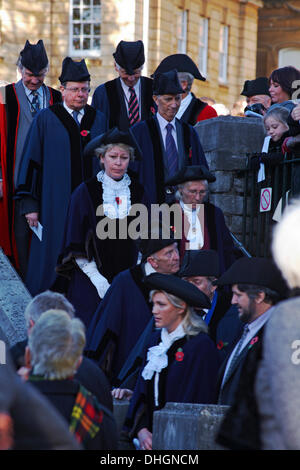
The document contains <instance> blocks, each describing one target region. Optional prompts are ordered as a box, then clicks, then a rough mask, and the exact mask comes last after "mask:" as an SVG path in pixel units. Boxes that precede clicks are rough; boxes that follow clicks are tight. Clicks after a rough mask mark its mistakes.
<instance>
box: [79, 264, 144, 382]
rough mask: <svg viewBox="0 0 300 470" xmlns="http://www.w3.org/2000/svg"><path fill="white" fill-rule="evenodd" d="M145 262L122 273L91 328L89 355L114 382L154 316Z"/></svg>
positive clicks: (87, 344) (114, 283) (88, 333)
mask: <svg viewBox="0 0 300 470" xmlns="http://www.w3.org/2000/svg"><path fill="white" fill-rule="evenodd" d="M143 277H144V272H143V268H142V266H141V265H137V266H135V267H134V268H131V269H126V270H125V271H123V272H121V273H120V274H118V275H117V276H116V277H115V278H114V280H113V282H112V284H111V286H110V288H109V289H108V291H107V292H106V294H105V296H104V298H103V299H102V301H101V303H100V305H99V307H98V308H97V310H96V312H95V313H94V316H93V318H92V320H91V322H90V325H89V328H88V330H87V341H86V354H87V356H88V357H90V358H91V359H93V360H95V361H96V363H97V364H98V365H99V366H100V367H102V369H103V370H104V372H105V374H106V375H107V377H108V378H109V380H110V383H111V384H112V385H115V380H116V378H117V376H118V374H119V372H120V370H121V368H122V366H123V364H124V362H125V360H126V359H127V357H128V355H129V353H130V351H131V350H132V348H133V347H134V346H135V344H136V342H137V341H138V339H139V337H140V335H141V333H142V332H143V331H144V329H145V327H146V326H147V324H148V322H149V320H150V318H151V317H152V313H151V308H150V303H149V292H150V288H148V287H146V286H145V284H144V283H143Z"/></svg>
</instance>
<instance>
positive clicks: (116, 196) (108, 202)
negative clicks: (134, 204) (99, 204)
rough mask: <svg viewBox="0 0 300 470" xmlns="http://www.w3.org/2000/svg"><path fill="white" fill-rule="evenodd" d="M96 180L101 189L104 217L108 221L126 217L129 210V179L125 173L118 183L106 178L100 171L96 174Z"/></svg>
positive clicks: (108, 177)
mask: <svg viewBox="0 0 300 470" xmlns="http://www.w3.org/2000/svg"><path fill="white" fill-rule="evenodd" d="M97 180H98V181H99V183H101V184H102V188H103V209H104V215H105V216H107V217H109V218H110V219H123V218H124V217H127V215H128V214H129V211H130V208H131V193H130V188H129V186H130V184H131V179H130V177H129V176H128V175H127V173H125V175H124V176H123V178H122V179H121V180H119V181H116V180H114V179H113V178H111V177H110V176H108V175H107V174H106V173H105V171H103V170H101V171H99V173H98V174H97Z"/></svg>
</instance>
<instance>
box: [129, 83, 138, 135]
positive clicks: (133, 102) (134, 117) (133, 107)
mask: <svg viewBox="0 0 300 470" xmlns="http://www.w3.org/2000/svg"><path fill="white" fill-rule="evenodd" d="M129 91H130V98H129V101H128V118H129V125H130V126H133V125H134V124H135V123H136V122H138V121H139V120H140V116H139V103H138V100H137V97H136V93H135V91H134V88H133V87H129Z"/></svg>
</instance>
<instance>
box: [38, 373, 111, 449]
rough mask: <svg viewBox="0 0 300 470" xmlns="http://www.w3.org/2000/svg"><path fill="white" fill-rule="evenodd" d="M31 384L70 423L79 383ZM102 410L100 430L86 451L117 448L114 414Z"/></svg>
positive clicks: (60, 381) (65, 381)
mask: <svg viewBox="0 0 300 470" xmlns="http://www.w3.org/2000/svg"><path fill="white" fill-rule="evenodd" d="M32 378H34V376H33V377H32ZM31 383H32V385H33V386H35V387H36V388H37V390H39V392H40V393H42V394H43V395H44V396H45V397H46V398H47V399H48V400H49V401H50V402H51V404H52V405H53V406H54V407H55V408H56V409H57V410H58V411H59V413H60V414H61V415H62V416H63V417H64V418H65V420H66V421H67V423H70V421H71V414H72V410H73V407H74V404H75V400H76V396H77V393H78V392H79V382H76V380H71V379H66V380H38V381H32V380H31ZM100 409H101V410H102V411H103V419H102V422H101V424H100V430H99V432H97V434H96V435H95V437H94V438H91V439H90V440H89V443H88V444H86V446H85V450H115V449H116V448H117V430H116V423H115V420H114V417H113V414H112V412H111V411H109V410H108V409H106V408H105V407H103V405H101V406H100Z"/></svg>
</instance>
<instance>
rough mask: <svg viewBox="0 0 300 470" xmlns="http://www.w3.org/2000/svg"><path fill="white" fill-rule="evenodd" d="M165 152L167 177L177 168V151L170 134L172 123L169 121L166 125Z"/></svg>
mask: <svg viewBox="0 0 300 470" xmlns="http://www.w3.org/2000/svg"><path fill="white" fill-rule="evenodd" d="M166 129H167V136H166V154H167V158H168V171H169V177H171V176H173V175H174V174H175V173H176V172H177V170H178V151H177V147H176V144H175V140H174V137H173V135H172V130H173V125H172V124H171V123H170V122H169V124H167V125H166Z"/></svg>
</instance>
